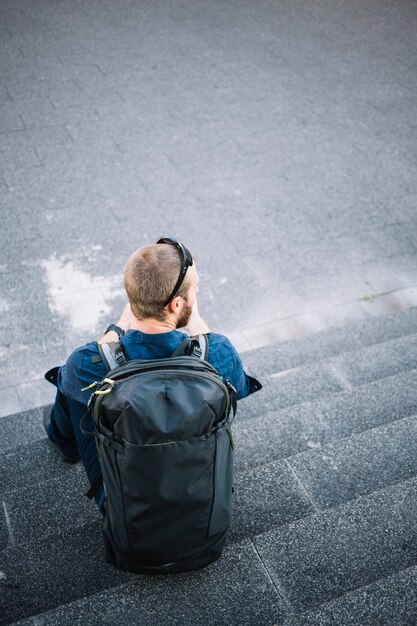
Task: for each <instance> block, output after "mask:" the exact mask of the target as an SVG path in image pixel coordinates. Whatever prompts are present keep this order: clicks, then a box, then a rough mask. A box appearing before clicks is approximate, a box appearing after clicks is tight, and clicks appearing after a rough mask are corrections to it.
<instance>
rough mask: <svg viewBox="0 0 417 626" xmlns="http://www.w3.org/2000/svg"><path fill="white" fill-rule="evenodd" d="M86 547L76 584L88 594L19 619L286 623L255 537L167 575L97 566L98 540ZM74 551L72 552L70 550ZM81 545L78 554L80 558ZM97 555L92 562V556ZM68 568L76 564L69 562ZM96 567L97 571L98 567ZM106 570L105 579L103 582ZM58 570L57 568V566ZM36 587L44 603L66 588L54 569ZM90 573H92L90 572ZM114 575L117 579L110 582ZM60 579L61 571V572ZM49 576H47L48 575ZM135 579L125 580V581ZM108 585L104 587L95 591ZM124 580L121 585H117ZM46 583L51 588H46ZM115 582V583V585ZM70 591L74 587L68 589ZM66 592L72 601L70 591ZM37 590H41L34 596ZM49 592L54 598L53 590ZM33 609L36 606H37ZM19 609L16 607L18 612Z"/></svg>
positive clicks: (29, 621) (31, 621)
mask: <svg viewBox="0 0 417 626" xmlns="http://www.w3.org/2000/svg"><path fill="white" fill-rule="evenodd" d="M79 543H80V545H81V546H82V548H83V549H85V556H83V557H82V564H83V565H84V566H85V570H84V571H83V577H82V580H78V581H77V580H74V581H73V586H72V587H71V593H72V594H73V593H74V592H75V591H76V588H77V587H78V590H80V589H82V586H83V585H84V586H85V588H86V589H87V588H88V589H89V591H88V592H86V593H84V595H85V596H86V597H85V598H83V599H82V600H80V601H78V602H73V603H69V604H66V605H65V606H62V607H60V608H57V609H56V610H52V611H49V612H48V613H45V614H43V615H40V616H39V617H36V618H32V619H27V620H23V621H22V622H20V623H21V624H22V626H23V624H25V625H27V626H29V625H31V626H34V625H35V624H39V623H42V624H44V625H45V626H46V625H48V624H54V625H55V624H60V625H62V626H65V624H71V625H72V624H80V625H81V624H86V623H88V624H93V623H94V624H114V625H117V624H120V625H122V624H123V625H125V624H129V625H132V626H133V624H138V623H140V624H144V625H149V626H151V625H152V624H155V623H157V624H161V625H166V626H168V625H170V626H171V624H178V625H179V624H187V625H189V626H191V625H192V624H193V625H194V624H201V625H203V624H212V625H213V626H215V625H217V624H222V623H223V624H224V623H239V624H247V625H248V626H249V625H250V624H258V623H262V624H270V625H271V626H272V625H273V624H281V623H282V622H283V617H284V611H283V603H282V600H281V599H280V597H279V595H278V594H277V592H276V590H275V588H274V586H273V584H272V582H271V580H270V578H269V576H268V574H267V572H266V570H265V568H264V566H263V564H262V561H261V560H260V559H259V557H258V555H257V553H256V550H255V549H254V547H253V544H252V543H251V541H245V542H242V543H240V544H234V545H233V546H229V547H228V548H226V550H225V553H224V557H223V558H222V559H221V560H220V561H218V562H216V563H214V564H212V565H211V566H209V567H208V568H207V569H203V570H200V571H197V572H191V573H185V574H179V575H177V576H172V577H170V576H168V577H162V576H158V577H146V576H140V577H134V576H133V575H129V574H124V575H123V574H121V573H120V572H117V571H116V570H114V569H113V568H112V567H111V566H109V565H107V566H103V565H102V566H98V564H99V558H97V556H95V555H94V553H93V550H94V548H97V546H94V545H91V547H90V545H88V553H87V549H86V546H85V545H84V543H83V535H82V534H81V536H80V538H79ZM68 556H69V555H68ZM79 556H80V555H79V554H78V551H77V552H76V553H75V554H74V555H73V558H74V559H75V558H77V557H78V558H79ZM88 557H89V558H90V559H91V560H92V564H91V563H89V562H88V560H87V558H88ZM67 567H68V570H69V571H68V574H67V576H68V577H70V576H71V572H72V570H73V569H74V567H73V566H72V565H71V561H69V562H68V564H67ZM94 568H96V571H95V569H94ZM104 571H105V572H106V574H105V576H106V585H104V584H103V576H104ZM56 573H58V572H56ZM39 574H40V575H39V582H38V585H37V586H36V589H32V593H33V594H34V595H33V599H32V602H33V603H34V604H35V603H36V604H37V605H38V606H40V607H41V606H42V602H44V603H45V601H49V606H50V605H51V604H52V603H51V597H50V596H51V595H52V597H53V598H54V599H55V603H56V604H60V603H61V602H62V599H61V598H60V592H61V593H62V589H60V587H59V586H58V585H57V582H56V580H54V579H53V576H54V574H55V572H53V571H52V572H50V573H49V575H48V576H47V573H46V572H44V571H42V570H41V571H40V573H39ZM90 577H91V578H90ZM111 577H112V579H113V580H112V583H111ZM59 578H60V579H61V576H59ZM47 579H49V581H50V582H48V580H47ZM127 580H131V582H130V583H128V584H125V585H121V583H122V582H126V581H127ZM100 582H101V583H102V588H103V587H107V589H106V590H105V591H103V592H102V593H96V594H95V593H94V592H96V591H97V590H98V589H99V585H100ZM117 583H118V584H119V585H121V586H119V587H118V588H116V587H115V585H116V584H117ZM46 587H47V588H46ZM112 587H113V588H112ZM68 591H69V590H68ZM68 591H67V592H66V593H67V602H68V601H69V602H71V594H68ZM35 593H37V596H36V597H35ZM47 594H49V598H48V595H47ZM24 597H25V596H23V594H22V598H24ZM18 609H19V613H20V615H21V617H23V616H24V615H25V613H26V614H27V613H28V612H29V610H30V608H29V607H27V606H26V607H25V606H24V605H22V606H21V607H18ZM32 610H33V609H32ZM15 615H16V613H15Z"/></svg>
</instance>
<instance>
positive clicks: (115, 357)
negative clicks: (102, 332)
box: [97, 341, 127, 372]
mask: <svg viewBox="0 0 417 626" xmlns="http://www.w3.org/2000/svg"><path fill="white" fill-rule="evenodd" d="M97 346H98V351H99V353H100V356H101V360H102V361H103V363H104V365H105V366H106V369H107V371H108V372H110V370H113V369H114V368H115V367H119V365H123V364H124V363H127V358H126V357H125V354H124V352H123V350H122V346H121V344H120V341H110V342H109V343H98V344H97Z"/></svg>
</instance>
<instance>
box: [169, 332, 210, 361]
mask: <svg viewBox="0 0 417 626" xmlns="http://www.w3.org/2000/svg"><path fill="white" fill-rule="evenodd" d="M207 355H208V337H207V335H194V336H193V337H187V338H186V339H184V341H182V342H181V343H180V345H179V346H178V347H177V349H176V350H175V351H174V352H173V353H172V356H196V357H198V358H199V359H201V360H202V361H207Z"/></svg>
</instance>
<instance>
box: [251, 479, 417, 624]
mask: <svg viewBox="0 0 417 626" xmlns="http://www.w3.org/2000/svg"><path fill="white" fill-rule="evenodd" d="M416 489H417V483H416V479H415V478H414V479H411V480H409V481H408V482H403V483H402V484H401V485H393V486H391V487H389V488H387V489H384V490H381V491H379V492H375V493H373V494H372V495H370V496H364V497H362V498H358V499H357V500H356V501H355V502H351V503H349V504H346V505H342V506H340V507H337V508H335V509H331V510H329V511H326V512H325V513H323V514H320V515H312V516H310V517H308V518H305V519H303V520H299V521H297V522H294V523H292V524H289V525H288V526H286V527H282V528H279V529H276V530H272V531H270V532H269V533H266V534H264V535H262V536H260V537H257V538H256V539H255V545H256V548H257V550H258V551H259V554H260V556H261V558H262V560H263V562H264V563H265V566H266V567H267V569H268V571H269V572H270V574H271V576H272V578H273V580H274V581H275V582H276V584H277V585H279V588H280V589H281V590H283V593H285V597H286V599H287V601H288V602H289V603H290V604H291V606H292V607H293V610H294V611H298V612H300V611H303V610H306V609H311V608H316V607H318V606H319V605H320V604H323V603H325V602H329V601H331V600H333V599H334V598H336V597H338V596H341V595H343V594H345V593H348V592H350V591H352V590H354V589H357V588H359V587H362V586H364V585H368V584H370V583H372V582H374V581H376V580H378V579H379V578H383V577H385V576H389V575H390V574H393V573H395V572H396V571H397V570H399V569H405V568H406V567H411V566H412V565H415V564H416V562H417V543H416V536H415V516H416Z"/></svg>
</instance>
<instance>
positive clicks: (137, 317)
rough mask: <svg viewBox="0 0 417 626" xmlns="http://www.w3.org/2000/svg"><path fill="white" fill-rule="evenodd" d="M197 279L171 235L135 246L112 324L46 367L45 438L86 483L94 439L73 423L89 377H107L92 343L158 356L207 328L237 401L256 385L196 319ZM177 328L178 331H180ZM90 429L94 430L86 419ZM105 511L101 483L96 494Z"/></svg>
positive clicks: (211, 358)
mask: <svg viewBox="0 0 417 626" xmlns="http://www.w3.org/2000/svg"><path fill="white" fill-rule="evenodd" d="M198 284H199V277H198V273H197V268H196V266H195V263H194V262H193V258H192V256H191V254H190V252H189V251H188V250H187V248H185V246H183V245H182V244H180V243H178V242H176V241H175V240H173V239H169V238H163V239H160V240H159V241H158V242H157V243H156V244H152V245H148V246H144V247H143V248H140V249H139V250H137V251H136V252H135V253H134V254H133V255H132V256H131V257H130V259H129V260H128V263H127V266H126V269H125V274H124V285H125V289H126V292H127V296H128V301H129V303H128V304H127V305H126V307H125V309H124V311H123V313H122V315H121V317H120V319H119V320H118V322H117V325H114V324H111V325H110V326H109V328H108V329H107V330H106V332H105V334H104V336H103V337H102V338H101V339H100V340H99V342H96V341H92V342H89V343H87V344H85V345H83V346H81V347H79V348H77V349H76V350H74V352H73V353H72V354H71V355H70V356H69V358H68V360H67V362H66V364H65V365H63V366H61V367H56V368H53V369H52V370H50V371H49V372H47V374H46V375H45V377H46V379H47V380H48V381H50V382H52V383H53V384H55V385H56V386H57V393H56V399H55V403H54V405H53V407H52V410H50V408H47V410H46V411H45V414H44V427H45V430H46V433H47V435H48V438H49V439H50V441H51V442H52V443H53V444H54V445H55V446H56V448H57V450H58V451H59V453H60V454H61V457H62V459H63V460H64V461H66V462H68V463H76V462H77V461H79V460H80V458H81V459H82V461H83V464H84V468H85V471H86V473H87V476H88V480H89V482H90V485H91V484H93V483H94V481H95V479H96V478H97V477H98V476H99V474H100V463H99V460H98V458H97V450H96V444H95V441H94V439H93V438H91V437H87V436H85V435H84V434H83V433H82V431H81V429H80V420H81V418H82V416H83V415H84V414H85V412H86V407H87V403H88V400H89V397H90V393H91V390H84V391H83V389H85V388H86V387H88V386H89V385H91V384H92V383H93V382H94V381H100V380H102V379H103V378H105V377H106V374H107V370H106V367H105V365H104V363H103V361H102V358H101V357H100V351H99V348H98V343H101V344H103V343H107V342H113V341H119V340H120V343H121V347H122V349H123V352H124V353H125V355H126V357H127V358H128V359H129V360H131V359H161V358H167V357H170V356H171V355H172V353H173V352H174V351H175V349H176V348H177V347H178V346H179V344H180V343H181V342H182V341H183V340H184V337H185V335H184V332H185V333H187V334H189V335H191V336H194V335H199V334H206V333H207V339H208V356H207V361H208V362H209V363H210V364H211V365H212V366H214V367H215V368H216V370H217V371H218V372H219V374H220V375H221V376H222V377H223V378H224V379H225V380H228V381H230V383H231V384H232V385H233V387H234V388H235V389H236V392H237V393H236V397H237V399H240V398H244V397H246V396H248V395H249V394H251V393H253V392H255V391H257V390H258V389H259V388H260V385H259V383H258V381H256V380H255V379H253V378H252V377H251V376H249V375H248V374H246V373H245V371H244V369H243V365H242V362H241V360H240V358H239V355H238V354H237V352H236V350H235V348H234V347H233V346H232V344H231V343H230V341H229V340H228V339H227V338H226V337H225V336H224V335H219V334H215V333H212V332H210V330H209V328H208V326H207V324H206V323H205V322H204V321H203V319H202V318H201V316H200V314H199V311H198V305H197V293H198V289H199V287H198ZM179 329H181V330H179ZM89 420H90V423H89V425H88V426H89V428H88V429H89V430H92V429H93V424H92V420H91V417H90V418H89ZM95 499H96V502H97V504H98V506H99V507H100V510H101V511H102V512H104V499H105V496H104V490H103V487H101V489H100V490H99V491H98V493H97V494H96V495H95Z"/></svg>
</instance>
